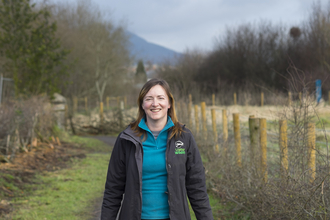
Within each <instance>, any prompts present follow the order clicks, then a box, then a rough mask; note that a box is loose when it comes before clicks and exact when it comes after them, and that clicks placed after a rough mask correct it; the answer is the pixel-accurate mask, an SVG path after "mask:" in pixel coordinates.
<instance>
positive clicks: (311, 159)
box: [307, 123, 316, 183]
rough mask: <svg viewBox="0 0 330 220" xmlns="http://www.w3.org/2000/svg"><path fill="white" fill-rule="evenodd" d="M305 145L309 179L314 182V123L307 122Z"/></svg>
mask: <svg viewBox="0 0 330 220" xmlns="http://www.w3.org/2000/svg"><path fill="white" fill-rule="evenodd" d="M307 139H308V140H307V145H308V146H307V147H308V170H309V178H310V179H309V180H310V182H311V183H312V182H314V180H315V170H316V165H315V124H314V123H308V131H307Z"/></svg>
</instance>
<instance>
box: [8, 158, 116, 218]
mask: <svg viewBox="0 0 330 220" xmlns="http://www.w3.org/2000/svg"><path fill="white" fill-rule="evenodd" d="M109 157H110V154H101V153H97V154H87V157H86V158H85V159H83V160H81V161H73V163H74V165H73V166H72V167H71V168H67V169H63V170H59V171H55V172H48V173H44V174H43V175H39V176H38V177H37V178H38V179H39V180H40V181H41V182H42V185H41V186H40V187H39V189H38V190H36V191H35V192H34V193H33V194H32V195H30V196H28V197H26V198H24V199H19V200H16V201H14V204H16V205H19V206H20V208H19V211H18V212H17V213H16V214H15V215H14V217H13V219H40V220H41V219H89V218H90V217H91V214H92V213H93V210H92V209H93V208H94V206H93V202H94V200H95V198H97V197H100V196H102V192H103V189H104V183H105V178H106V170H107V166H108V161H109Z"/></svg>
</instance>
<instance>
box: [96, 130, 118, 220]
mask: <svg viewBox="0 0 330 220" xmlns="http://www.w3.org/2000/svg"><path fill="white" fill-rule="evenodd" d="M91 138H95V139H98V140H100V141H103V142H104V143H106V144H108V145H110V146H113V145H115V142H116V139H117V137H111V136H91ZM102 200H103V196H101V197H99V198H96V199H95V201H94V208H93V213H92V217H91V218H90V220H100V218H101V205H102Z"/></svg>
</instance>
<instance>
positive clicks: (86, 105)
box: [85, 96, 88, 112]
mask: <svg viewBox="0 0 330 220" xmlns="http://www.w3.org/2000/svg"><path fill="white" fill-rule="evenodd" d="M85 111H86V112H87V111H88V98H87V96H85Z"/></svg>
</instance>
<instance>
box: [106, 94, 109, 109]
mask: <svg viewBox="0 0 330 220" xmlns="http://www.w3.org/2000/svg"><path fill="white" fill-rule="evenodd" d="M106 102H107V109H109V108H110V97H109V96H107V98H106Z"/></svg>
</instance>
